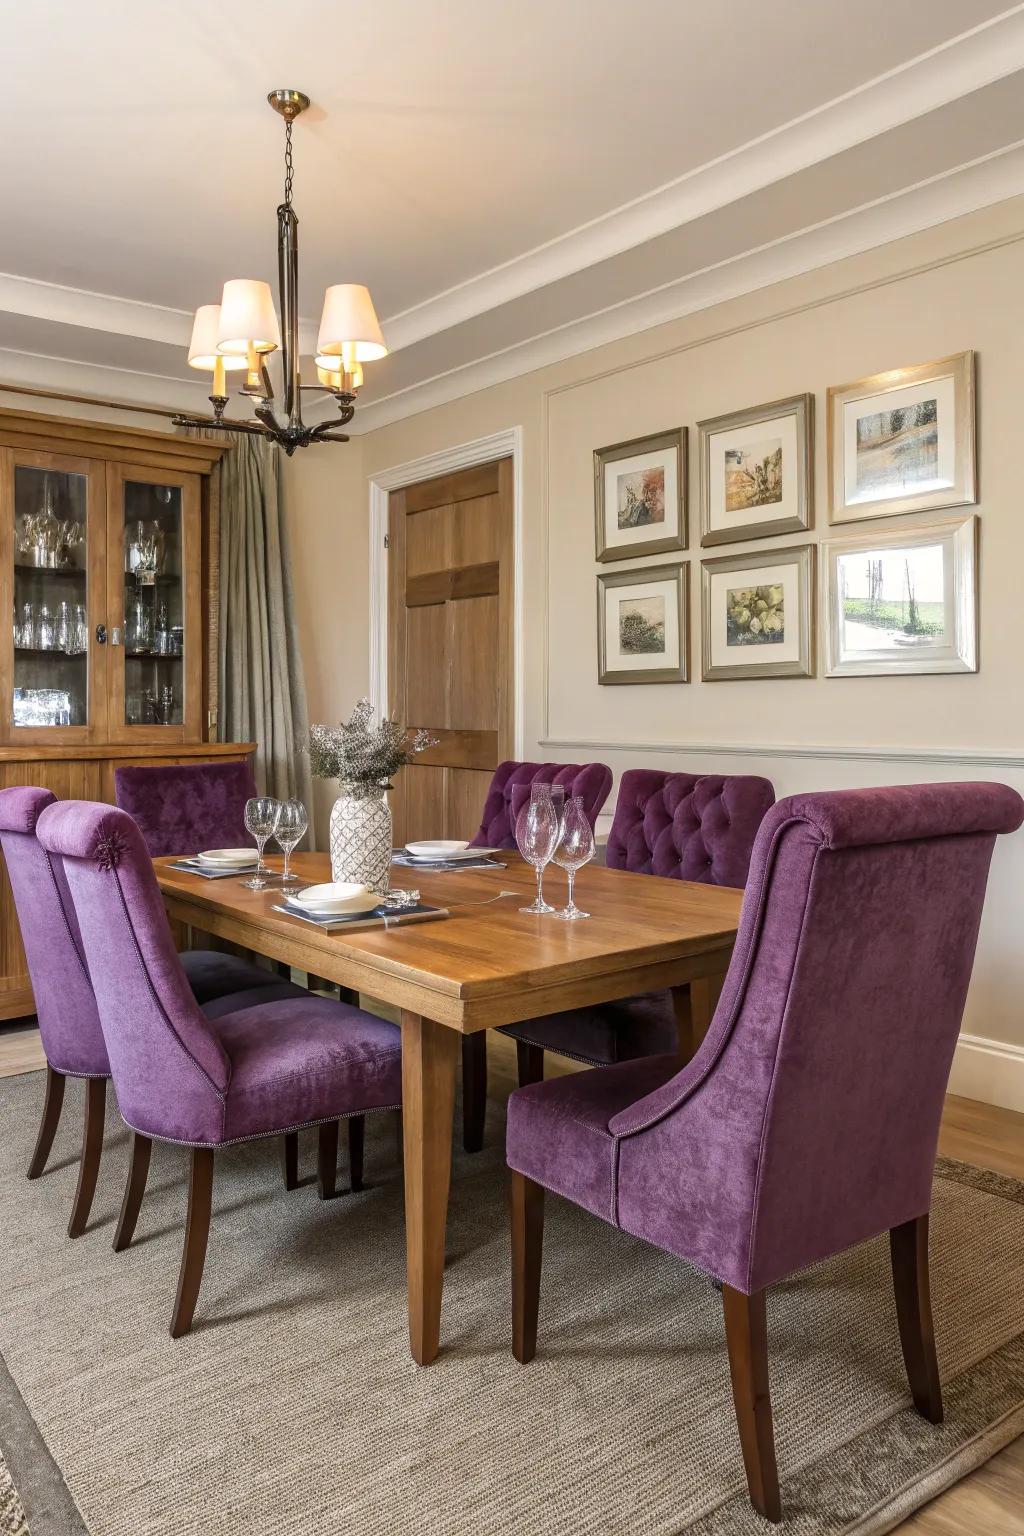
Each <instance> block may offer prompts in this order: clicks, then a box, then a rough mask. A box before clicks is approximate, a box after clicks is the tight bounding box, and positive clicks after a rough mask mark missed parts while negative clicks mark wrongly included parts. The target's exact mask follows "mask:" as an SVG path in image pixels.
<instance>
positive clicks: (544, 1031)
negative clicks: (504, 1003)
mask: <svg viewBox="0 0 1024 1536" xmlns="http://www.w3.org/2000/svg"><path fill="white" fill-rule="evenodd" d="M501 1033H502V1034H503V1035H511V1036H512V1038H513V1040H525V1041H527V1042H528V1043H529V1044H530V1045H539V1046H542V1047H543V1049H544V1050H546V1051H555V1052H557V1054H558V1055H560V1056H572V1057H575V1059H576V1060H577V1061H586V1062H589V1063H590V1065H591V1066H595V1067H596V1066H606V1065H610V1064H612V1063H613V1062H619V1061H633V1060H635V1059H636V1057H638V1056H659V1055H662V1054H663V1053H667V1052H671V1051H674V1050H675V1049H676V1044H677V1039H678V1035H677V1031H676V1016H675V1009H674V1007H673V1005H672V994H671V992H644V993H643V994H642V995H641V996H639V997H627V998H623V999H622V1001H621V1002H614V1003H602V1004H600V1005H599V1006H598V1007H596V1008H571V1009H569V1010H568V1011H567V1012H566V1013H552V1014H549V1015H548V1016H547V1018H543V1019H527V1020H526V1021H525V1022H524V1023H522V1024H508V1025H506V1026H504V1027H503V1029H502V1030H501Z"/></svg>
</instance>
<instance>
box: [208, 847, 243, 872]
mask: <svg viewBox="0 0 1024 1536" xmlns="http://www.w3.org/2000/svg"><path fill="white" fill-rule="evenodd" d="M199 862H200V864H209V865H210V866H211V868H221V869H224V868H228V867H230V868H232V869H235V868H238V869H244V868H246V867H247V866H248V865H249V864H255V863H256V849H255V848H207V849H206V851H205V852H204V853H201V854H200V855H199Z"/></svg>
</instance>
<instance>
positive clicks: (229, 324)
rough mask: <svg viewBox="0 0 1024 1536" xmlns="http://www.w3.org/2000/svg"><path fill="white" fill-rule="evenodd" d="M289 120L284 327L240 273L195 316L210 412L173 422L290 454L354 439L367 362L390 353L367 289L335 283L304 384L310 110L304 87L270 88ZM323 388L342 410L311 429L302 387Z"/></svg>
mask: <svg viewBox="0 0 1024 1536" xmlns="http://www.w3.org/2000/svg"><path fill="white" fill-rule="evenodd" d="M267 100H268V101H269V103H270V105H271V106H272V107H273V109H274V111H275V112H278V113H280V115H281V116H282V117H283V118H284V122H285V152H284V166H285V175H284V202H283V203H282V204H281V206H280V207H279V208H278V210H277V270H278V285H279V289H280V299H281V324H278V317H277V313H276V312H275V309H274V300H273V296H272V294H271V291H270V284H269V283H264V282H261V281H259V280H258V279H256V278H250V277H236V278H232V279H231V280H230V281H229V282H226V283H225V284H224V292H223V294H222V295H221V301H220V303H219V304H203V305H201V306H200V308H199V309H197V310H196V314H195V319H194V321H193V324H192V340H191V342H190V344H189V349H188V361H189V366H190V367H192V368H202V369H205V370H207V371H208V372H210V371H212V373H213V390H212V393H211V395H210V403H211V405H212V406H213V415H212V416H186V415H180V416H175V418H174V422H175V425H176V426H189V427H219V428H221V429H222V430H223V431H225V432H239V433H248V434H250V435H253V436H256V437H267V438H269V439H270V440H271V442H274V443H278V444H279V445H280V447H282V448H283V449H284V451H285V453H287V454H288V455H289V456H290V455H291V454H293V453H294V452H295V450H296V448H308V447H309V445H310V444H311V443H347V442H348V436H347V434H346V433H344V432H340V431H338V430H336V429H337V428H339V427H344V426H345V425H346V424H347V423H348V422H350V421H351V420H352V417H353V416H354V415H355V408H356V407H355V401H356V394H357V392H358V390H359V386H360V385H361V384H362V382H363V364H364V363H368V362H372V361H373V360H374V359H376V358H378V357H385V356H386V355H387V350H388V349H387V347H386V345H385V343H384V337H383V335H382V334H381V329H380V324H379V322H378V320H377V316H376V313H375V311H374V308H373V301H372V299H371V298H370V294H369V291H368V290H367V289H366V288H364V287H363V286H362V284H361V283H336V284H334V285H333V286H332V287H330V288H328V290H327V292H326V294H325V296H324V309H323V317H322V319H321V321H320V334H319V338H318V340H317V356H316V376H317V379H318V381H319V382H318V383H316V384H303V383H302V380H301V376H300V368H299V221H298V218H297V216H296V213H295V209H294V208H293V207H292V124H293V123H294V121H295V119H296V118H297V117H298V116H299V114H300V112H304V111H305V110H306V108H307V107H308V106H309V97H308V96H306V95H304V94H303V93H302V91H291V90H281V91H271V92H270V95H269V96H268V97H267ZM278 348H280V350H281V364H282V369H283V372H284V402H283V403H284V417H285V420H284V421H283V422H282V421H281V420H280V419H279V418H278V416H277V413H276V412H275V410H274V407H273V404H272V402H273V399H274V391H273V387H272V386H271V383H270V375H269V374H268V372H267V364H266V360H267V358H268V357H269V355H270V353H271V352H276V351H277V350H278ZM242 369H244V370H245V382H244V383H243V384H242V385H241V386H240V388H239V393H240V394H242V395H246V396H248V398H249V399H250V400H252V401H254V402H255V405H254V411H255V416H256V420H255V421H252V420H250V421H233V420H228V419H227V418H226V417H225V415H224V411H225V408H226V406H227V404H228V400H229V396H228V391H227V375H228V374H229V373H231V372H234V371H236V370H237V371H239V372H240V371H241V370H242ZM304 389H315V390H317V391H319V392H321V393H322V392H324V391H326V392H327V393H328V394H330V395H332V396H333V397H334V399H335V400H336V401H337V404H338V413H339V414H338V416H337V417H334V418H331V419H329V420H327V421H322V422H319V423H318V424H317V425H316V426H314V427H307V426H306V425H305V423H304V422H303V420H302V391H303V390H304Z"/></svg>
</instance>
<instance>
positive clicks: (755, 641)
mask: <svg viewBox="0 0 1024 1536" xmlns="http://www.w3.org/2000/svg"><path fill="white" fill-rule="evenodd" d="M701 577H702V585H703V591H702V593H701V597H702V602H701V642H702V643H701V659H702V663H703V666H702V675H703V678H704V681H705V682H706V683H717V682H725V681H728V680H733V679H736V678H743V677H813V676H814V545H813V544H800V545H796V546H794V547H793V548H791V549H773V550H769V551H766V552H765V553H764V554H763V555H756V554H746V555H724V556H721V557H720V558H719V559H717V560H703V561H701Z"/></svg>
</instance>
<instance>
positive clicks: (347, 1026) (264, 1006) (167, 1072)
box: [37, 800, 401, 1146]
mask: <svg viewBox="0 0 1024 1536" xmlns="http://www.w3.org/2000/svg"><path fill="white" fill-rule="evenodd" d="M37 832H38V837H39V841H40V843H41V844H42V846H43V848H44V849H45V850H46V852H47V853H49V854H50V855H51V857H52V858H53V859H54V860H56V859H58V858H59V859H61V860H62V861H63V865H64V872H65V875H66V877H67V883H68V888H69V890H70V892H71V897H72V900H73V902H74V905H75V911H76V913H77V916H78V923H79V928H80V931H81V935H82V942H83V945H84V949H85V956H86V960H87V963H88V966H89V972H90V975H91V977H92V983H93V988H94V991H95V995H96V1000H97V1004H98V1008H99V1015H100V1019H101V1021H102V1025H103V1033H104V1037H105V1039H106V1043H107V1051H108V1054H109V1057H110V1067H111V1073H112V1075H113V1079H114V1087H115V1089H116V1090H117V1098H118V1104H119V1106H120V1109H121V1113H122V1115H123V1117H124V1119H125V1120H126V1121H127V1123H128V1124H129V1125H130V1126H132V1128H133V1129H135V1130H138V1131H141V1132H143V1133H144V1134H146V1135H148V1136H154V1137H159V1138H161V1139H163V1140H167V1141H180V1142H185V1143H188V1144H190V1145H197V1144H198V1145H209V1146H216V1145H219V1144H221V1143H223V1142H225V1141H231V1140H237V1139H240V1138H246V1137H251V1136H263V1135H271V1134H274V1133H275V1132H277V1131H279V1130H282V1129H291V1128H293V1127H297V1126H299V1125H303V1124H313V1123H316V1122H318V1121H322V1120H330V1119H335V1118H338V1117H340V1116H342V1115H348V1114H358V1113H360V1112H362V1111H363V1110H364V1109H373V1108H378V1107H382V1106H384V1105H388V1106H391V1105H397V1104H398V1103H400V1102H401V1044H400V1038H401V1037H400V1034H399V1031H398V1029H397V1028H396V1027H395V1026H394V1025H391V1024H384V1023H382V1022H381V1021H380V1020H379V1019H375V1018H372V1017H371V1016H370V1015H368V1014H364V1013H363V1012H362V1011H361V1010H360V1009H358V1008H351V1007H348V1006H347V1005H345V1004H342V1003H335V1002H332V1001H330V1000H329V999H325V998H315V997H310V996H309V995H308V994H300V996H299V997H298V998H291V999H289V998H285V999H283V1000H281V1001H276V1002H267V1003H261V1004H260V1005H258V1006H255V1007H250V1008H245V1009H244V1010H242V1011H241V1012H238V1013H234V1014H232V1015H230V1016H229V1017H227V1018H221V1019H217V1020H213V1019H210V1018H208V1017H204V1014H203V1012H202V1011H201V1010H200V1008H199V1006H198V1004H197V1003H196V1001H195V999H194V998H193V996H192V993H191V990H190V988H189V986H188V983H187V980H186V977H185V973H184V971H183V969H182V966H181V961H180V959H179V957H178V955H177V954H176V953H175V950H174V944H173V942H172V940H171V932H170V927H169V924H168V922H167V916H166V913H165V912H164V907H163V902H162V900H161V897H160V891H159V888H158V887H157V883H156V877H155V875H154V873H153V866H152V862H151V860H150V857H149V854H148V852H147V851H146V847H145V844H144V843H143V840H142V834H141V832H140V831H139V828H138V827H137V826H136V824H135V822H134V821H133V820H132V818H131V817H130V816H128V815H127V814H126V813H125V812H124V811H120V810H116V809H114V808H112V807H110V806H105V805H93V804H89V803H87V802H84V801H74V800H71V801H65V802H63V803H62V804H55V805H51V806H50V807H49V808H48V809H47V810H46V811H44V812H43V814H42V815H40V817H39V821H38V823H37ZM212 1011H215V1010H212Z"/></svg>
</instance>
